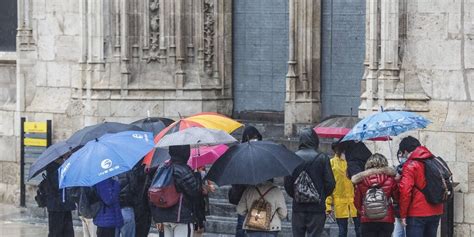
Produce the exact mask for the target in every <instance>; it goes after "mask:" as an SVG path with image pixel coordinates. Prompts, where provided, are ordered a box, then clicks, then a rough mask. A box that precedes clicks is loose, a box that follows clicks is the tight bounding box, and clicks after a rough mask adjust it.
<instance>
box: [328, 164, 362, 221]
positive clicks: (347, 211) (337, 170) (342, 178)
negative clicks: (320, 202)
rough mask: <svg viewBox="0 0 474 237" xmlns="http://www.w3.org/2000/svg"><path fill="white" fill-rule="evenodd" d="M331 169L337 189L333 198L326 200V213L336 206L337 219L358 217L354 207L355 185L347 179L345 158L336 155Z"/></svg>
mask: <svg viewBox="0 0 474 237" xmlns="http://www.w3.org/2000/svg"><path fill="white" fill-rule="evenodd" d="M331 168H332V172H333V174H334V179H335V180H336V187H335V188H334V192H333V193H332V195H331V196H329V197H328V198H327V199H326V211H327V210H331V206H333V205H334V214H335V216H336V218H350V217H357V209H356V208H355V206H354V185H353V184H352V182H351V180H350V179H349V178H348V177H347V162H346V160H345V159H344V158H342V157H339V156H337V155H335V156H334V157H333V158H332V159H331Z"/></svg>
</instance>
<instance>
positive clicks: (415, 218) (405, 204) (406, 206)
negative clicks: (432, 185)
mask: <svg viewBox="0 0 474 237" xmlns="http://www.w3.org/2000/svg"><path fill="white" fill-rule="evenodd" d="M398 150H399V151H398V152H400V153H401V154H402V155H403V156H405V157H408V160H407V161H406V162H405V164H403V168H402V178H401V179H400V184H399V189H400V218H402V223H403V224H404V225H406V236H407V237H419V236H423V237H436V235H437V230H438V225H439V220H440V218H441V215H442V214H443V208H444V207H443V204H436V205H433V204H430V203H428V201H427V200H426V198H425V196H424V195H423V193H422V192H421V191H420V190H422V189H423V188H424V187H425V186H426V177H425V165H424V163H423V162H422V161H423V160H424V159H428V158H431V157H433V154H431V152H430V151H429V150H428V148H426V147H424V146H421V144H420V142H419V141H418V140H417V139H416V138H414V137H411V136H408V137H405V138H403V139H402V141H401V142H400V146H399V149H398Z"/></svg>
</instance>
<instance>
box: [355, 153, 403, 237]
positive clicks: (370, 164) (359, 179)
mask: <svg viewBox="0 0 474 237" xmlns="http://www.w3.org/2000/svg"><path fill="white" fill-rule="evenodd" d="M395 175H396V171H395V169H393V168H391V167H388V161H387V158H385V156H383V155H381V154H378V153H375V154H373V155H372V156H371V157H370V158H369V159H368V160H367V163H366V164H365V171H363V172H361V173H358V174H356V175H354V176H352V183H354V184H355V185H356V190H355V196H354V205H355V206H356V208H357V211H358V212H359V215H360V222H361V234H362V236H364V237H371V236H377V237H384V236H387V237H390V236H391V235H392V232H393V228H394V225H393V223H394V222H395V217H394V212H393V206H392V200H395V201H397V200H398V196H399V192H398V186H397V182H396V181H395ZM372 187H379V188H381V189H382V190H383V192H384V194H385V197H386V200H387V204H386V215H385V217H383V218H380V219H371V218H369V217H368V214H367V213H366V208H365V207H364V201H365V199H366V194H367V191H369V189H371V188H372Z"/></svg>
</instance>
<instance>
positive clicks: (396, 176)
mask: <svg viewBox="0 0 474 237" xmlns="http://www.w3.org/2000/svg"><path fill="white" fill-rule="evenodd" d="M299 139H300V145H299V149H298V151H297V152H296V155H298V156H299V157H301V158H302V159H303V160H304V162H303V163H302V164H301V165H299V166H298V167H297V168H296V169H295V170H294V171H293V173H292V175H290V176H287V177H284V190H285V191H286V193H287V194H288V195H289V196H290V197H291V198H293V204H292V216H291V224H292V232H293V236H295V237H300V236H301V237H304V236H321V235H322V233H323V231H324V225H325V223H326V219H327V218H328V217H329V218H332V216H335V220H336V222H337V224H338V227H339V236H341V237H343V236H347V234H348V229H349V228H348V225H349V223H350V222H353V223H354V230H355V232H356V235H357V236H358V237H359V236H364V237H370V236H392V235H393V236H396V237H401V236H408V237H415V236H416V237H418V236H425V237H434V236H436V234H437V229H438V225H439V221H440V216H441V215H442V214H443V210H444V209H443V204H442V203H440V204H432V203H430V202H429V201H428V200H427V198H426V197H425V195H424V193H423V192H422V189H423V188H424V187H425V186H426V184H427V181H426V180H427V178H426V177H425V173H424V163H423V161H424V160H425V159H430V158H432V157H433V154H432V153H431V152H430V151H429V150H428V149H427V148H426V147H424V146H422V145H421V144H420V142H419V141H418V140H417V139H415V138H413V137H411V136H409V137H406V138H404V139H403V140H402V141H401V143H400V145H399V151H398V154H399V161H400V164H399V165H398V167H392V166H390V165H389V162H388V160H387V158H386V157H384V156H383V155H381V154H378V153H376V154H373V155H371V156H370V158H368V159H367V160H366V162H364V164H363V167H362V168H361V170H359V171H358V172H349V168H350V167H352V166H354V165H352V164H349V165H348V161H347V160H346V157H345V154H346V152H347V147H345V146H344V145H343V144H342V143H340V142H336V143H334V144H333V145H332V149H333V151H334V154H335V155H334V157H333V158H331V159H330V158H329V157H328V156H327V155H326V154H324V153H322V152H319V150H318V147H319V138H318V136H317V134H316V133H315V132H314V131H313V130H312V129H303V130H302V131H301V132H300V133H299ZM253 140H262V135H261V134H260V133H259V132H258V130H257V129H256V128H255V127H252V126H247V127H246V128H245V130H244V133H243V136H242V142H247V141H253ZM190 153H191V151H190V146H172V147H170V148H169V154H170V156H171V159H170V161H169V165H170V166H171V167H172V179H173V183H174V187H175V189H176V192H177V193H178V194H179V196H178V197H179V199H178V201H177V202H176V203H175V204H173V205H172V206H157V205H154V204H153V203H152V202H150V200H149V197H148V192H147V191H148V188H149V187H150V185H153V184H152V180H153V179H152V177H153V174H154V172H156V169H155V170H153V169H152V170H149V169H146V168H145V167H144V166H143V165H141V164H137V166H136V167H135V168H134V169H133V170H131V171H129V172H126V173H123V174H121V175H119V176H115V177H113V178H110V179H107V180H105V181H102V182H100V183H98V184H96V185H95V186H93V187H90V188H79V189H66V190H63V189H59V184H58V167H59V165H60V164H61V163H62V162H63V161H64V159H66V158H67V157H63V158H61V159H58V160H57V161H56V162H54V163H52V164H50V165H49V167H48V168H47V170H46V172H47V175H46V178H45V180H46V181H47V183H48V187H49V188H48V189H47V190H48V191H47V210H48V217H49V236H50V237H56V236H61V237H68V236H74V231H73V225H72V215H71V211H73V210H75V209H76V207H77V208H78V212H79V215H80V216H81V211H82V210H84V208H81V207H80V205H81V203H84V202H83V200H82V198H83V196H84V197H88V198H89V199H90V198H91V197H92V196H95V197H96V199H97V200H98V201H97V203H99V204H100V205H97V206H98V207H97V209H98V210H97V211H96V212H95V214H94V215H93V216H90V215H85V214H84V215H83V216H81V220H82V223H83V229H84V236H98V237H108V236H117V237H119V236H124V237H135V236H137V237H141V236H148V233H149V231H150V226H151V225H152V222H153V223H155V225H156V228H157V229H158V230H159V232H160V234H161V236H165V237H173V236H200V235H202V233H203V231H204V222H205V217H206V215H208V214H209V213H208V210H209V207H208V194H209V193H210V192H214V191H215V188H214V185H213V184H212V182H210V181H207V180H204V179H203V178H204V174H205V168H204V167H200V168H198V169H196V170H192V169H191V168H190V167H189V166H188V165H187V162H188V159H189V157H190ZM242 175H247V174H245V172H244V171H243V173H242ZM86 191H87V192H88V193H92V194H93V195H91V194H89V195H84V192H86ZM165 198H166V197H165ZM228 198H229V202H230V203H232V204H235V205H236V211H237V214H238V217H237V220H238V221H237V222H238V223H237V228H236V236H238V237H240V236H277V235H278V234H279V232H280V231H281V230H282V221H283V220H284V219H285V218H287V215H288V209H287V205H286V202H285V197H284V193H283V191H282V190H281V189H280V188H279V187H278V186H277V185H276V184H275V183H274V182H273V179H270V180H267V181H265V182H263V183H261V184H258V185H232V188H231V189H230V190H229V193H228ZM87 201H88V202H86V203H89V204H90V207H92V206H93V203H94V201H92V200H87ZM90 207H89V208H90ZM84 213H86V212H84Z"/></svg>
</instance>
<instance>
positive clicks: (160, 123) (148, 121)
mask: <svg viewBox="0 0 474 237" xmlns="http://www.w3.org/2000/svg"><path fill="white" fill-rule="evenodd" d="M172 123H174V120H172V119H168V118H159V117H148V118H144V119H140V120H137V121H135V122H133V123H131V124H132V125H135V126H137V127H139V128H141V129H143V131H145V132H151V133H153V136H156V135H157V134H158V133H160V132H161V130H163V129H165V128H166V127H168V126H169V125H171V124H172Z"/></svg>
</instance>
